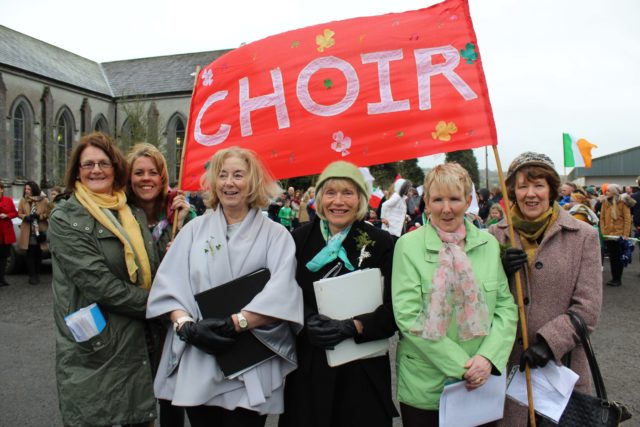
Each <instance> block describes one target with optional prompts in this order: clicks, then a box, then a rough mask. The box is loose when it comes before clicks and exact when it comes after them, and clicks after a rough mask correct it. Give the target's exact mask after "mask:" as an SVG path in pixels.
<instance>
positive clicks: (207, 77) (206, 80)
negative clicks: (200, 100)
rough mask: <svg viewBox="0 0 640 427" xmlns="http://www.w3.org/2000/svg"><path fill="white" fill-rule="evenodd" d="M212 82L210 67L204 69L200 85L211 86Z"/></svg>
mask: <svg viewBox="0 0 640 427" xmlns="http://www.w3.org/2000/svg"><path fill="white" fill-rule="evenodd" d="M212 83H213V71H211V69H207V70H204V72H203V73H202V85H203V86H211V84H212Z"/></svg>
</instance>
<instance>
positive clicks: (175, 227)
mask: <svg viewBox="0 0 640 427" xmlns="http://www.w3.org/2000/svg"><path fill="white" fill-rule="evenodd" d="M198 74H200V66H199V65H198V66H196V75H195V77H194V78H193V88H192V89H191V98H192V99H193V93H194V92H195V91H196V82H197V81H198ZM190 120H191V115H189V116H188V117H187V128H186V129H187V130H186V132H185V137H184V142H183V144H184V146H183V147H182V153H180V176H179V177H178V190H181V189H182V167H183V166H184V153H185V152H186V151H187V139H188V136H189V121H190ZM177 217H178V215H177V214H176V212H174V213H173V224H172V228H171V241H172V242H173V239H175V238H176V233H177V232H178V221H177V219H178V218H177Z"/></svg>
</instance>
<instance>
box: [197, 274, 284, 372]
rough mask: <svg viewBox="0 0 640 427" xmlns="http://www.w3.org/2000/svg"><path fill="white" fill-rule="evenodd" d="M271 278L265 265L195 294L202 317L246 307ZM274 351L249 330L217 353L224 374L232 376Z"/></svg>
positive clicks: (227, 312)
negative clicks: (228, 348)
mask: <svg viewBox="0 0 640 427" xmlns="http://www.w3.org/2000/svg"><path fill="white" fill-rule="evenodd" d="M270 278H271V273H270V272H269V269H267V268H261V269H259V270H256V271H254V272H253V273H249V274H247V275H245V276H242V277H238V278H237V279H234V280H231V281H230V282H227V283H225V284H223V285H220V286H216V287H215V288H211V289H208V290H206V291H204V292H200V293H199V294H196V296H195V298H196V302H197V303H198V307H200V312H201V313H202V317H203V318H204V319H208V318H212V317H218V318H224V317H229V316H231V315H232V314H234V313H237V312H239V311H240V310H241V309H242V308H243V307H245V306H246V305H247V304H249V302H251V300H252V299H253V297H255V296H256V295H257V294H258V293H260V292H261V291H262V289H264V286H265V285H266V284H267V282H268V281H269V279H270ZM274 355H275V353H274V352H273V351H272V350H271V349H269V348H268V347H267V346H265V345H264V344H262V343H261V342H260V340H258V339H257V338H256V337H255V336H254V335H253V333H251V331H246V332H242V333H241V334H240V335H238V336H237V338H236V342H235V344H234V345H233V347H232V348H231V349H230V350H229V351H226V352H224V353H222V354H219V355H217V356H216V359H217V360H218V365H220V369H221V370H222V373H223V374H224V376H225V377H233V376H235V375H237V374H240V373H242V372H244V371H245V370H247V369H249V368H251V367H252V366H255V365H257V364H259V363H261V362H263V361H265V360H267V359H270V358H271V357H273V356H274Z"/></svg>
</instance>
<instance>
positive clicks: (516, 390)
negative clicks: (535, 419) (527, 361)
mask: <svg viewBox="0 0 640 427" xmlns="http://www.w3.org/2000/svg"><path fill="white" fill-rule="evenodd" d="M514 369H518V367H517V366H515V367H514ZM578 378H579V375H578V374H576V373H575V372H573V371H572V370H571V369H569V368H567V367H566V366H558V365H556V364H555V363H554V362H550V363H547V366H545V367H544V368H536V369H532V370H531V387H532V389H533V406H534V408H535V409H536V412H538V413H539V414H540V415H543V416H545V417H548V418H551V419H552V420H553V421H554V422H556V423H557V422H558V421H559V420H560V417H561V416H562V413H563V412H564V409H565V408H566V406H567V404H568V403H569V398H570V397H571V393H572V392H573V387H574V386H575V384H576V382H577V381H578ZM507 396H509V397H510V398H511V399H513V400H515V401H516V402H518V403H520V404H521V405H525V406H528V404H529V400H528V399H527V383H526V379H525V376H524V372H520V371H517V372H516V373H515V374H514V375H513V376H512V378H511V380H510V382H509V386H508V387H507Z"/></svg>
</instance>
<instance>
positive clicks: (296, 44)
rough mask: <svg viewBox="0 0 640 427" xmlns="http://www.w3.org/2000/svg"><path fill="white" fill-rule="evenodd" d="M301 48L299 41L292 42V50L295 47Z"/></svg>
mask: <svg viewBox="0 0 640 427" xmlns="http://www.w3.org/2000/svg"><path fill="white" fill-rule="evenodd" d="M298 46H300V42H299V41H298V40H294V41H292V42H291V48H292V49H293V48H294V47H298Z"/></svg>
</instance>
